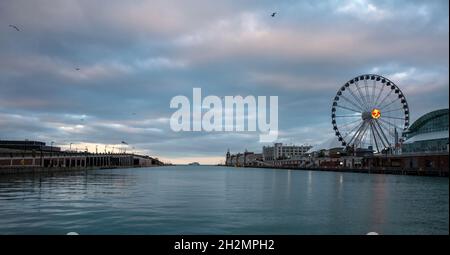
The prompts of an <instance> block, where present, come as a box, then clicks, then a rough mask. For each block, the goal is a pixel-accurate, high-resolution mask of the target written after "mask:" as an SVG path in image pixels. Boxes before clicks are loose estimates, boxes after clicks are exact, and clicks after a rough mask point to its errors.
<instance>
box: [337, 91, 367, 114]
mask: <svg viewBox="0 0 450 255" xmlns="http://www.w3.org/2000/svg"><path fill="white" fill-rule="evenodd" d="M340 97H342V98H343V99H344V100H345V101H347V102H349V103H350V104H351V105H353V106H355V107H356V108H358V109H360V110H361V111H359V112H362V111H364V109H363V108H361V106H359V105H357V104H355V103H354V102H353V101H351V100H350V99H348V98H347V97H345V96H344V95H340Z"/></svg>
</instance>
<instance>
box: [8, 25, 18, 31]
mask: <svg viewBox="0 0 450 255" xmlns="http://www.w3.org/2000/svg"><path fill="white" fill-rule="evenodd" d="M9 27H12V28H14V29H15V30H17V31H20V29H19V28H18V27H17V26H15V25H9Z"/></svg>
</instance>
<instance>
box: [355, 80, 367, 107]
mask: <svg viewBox="0 0 450 255" xmlns="http://www.w3.org/2000/svg"><path fill="white" fill-rule="evenodd" d="M355 86H356V89H357V90H358V94H359V97H360V98H361V101H362V102H363V103H364V110H366V111H367V110H368V106H367V103H366V100H364V96H363V94H362V92H361V89H360V88H359V85H358V82H355Z"/></svg>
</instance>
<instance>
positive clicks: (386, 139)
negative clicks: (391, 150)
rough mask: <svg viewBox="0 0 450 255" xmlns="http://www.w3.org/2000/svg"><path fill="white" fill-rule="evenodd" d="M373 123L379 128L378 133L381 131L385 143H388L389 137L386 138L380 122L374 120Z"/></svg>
mask: <svg viewBox="0 0 450 255" xmlns="http://www.w3.org/2000/svg"><path fill="white" fill-rule="evenodd" d="M375 124H376V125H378V127H379V130H380V133H381V135H382V137H383V138H384V139H385V141H386V144H387V145H390V143H389V139H388V138H387V136H386V134H385V133H384V132H383V128H381V126H380V123H378V121H377V120H375ZM388 147H389V146H386V148H388Z"/></svg>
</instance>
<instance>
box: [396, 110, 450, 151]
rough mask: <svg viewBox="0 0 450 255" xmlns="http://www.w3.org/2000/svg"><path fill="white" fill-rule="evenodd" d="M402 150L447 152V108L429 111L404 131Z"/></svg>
mask: <svg viewBox="0 0 450 255" xmlns="http://www.w3.org/2000/svg"><path fill="white" fill-rule="evenodd" d="M404 135H405V137H406V141H405V142H404V143H403V144H402V152H403V153H409V154H413V153H414V154H416V153H429V152H448V150H449V148H448V109H441V110H436V111H432V112H429V113H427V114H425V115H423V116H422V117H420V118H419V119H417V120H416V121H415V122H414V123H413V124H412V125H411V127H409V128H408V130H407V131H406V132H405V133H404Z"/></svg>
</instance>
